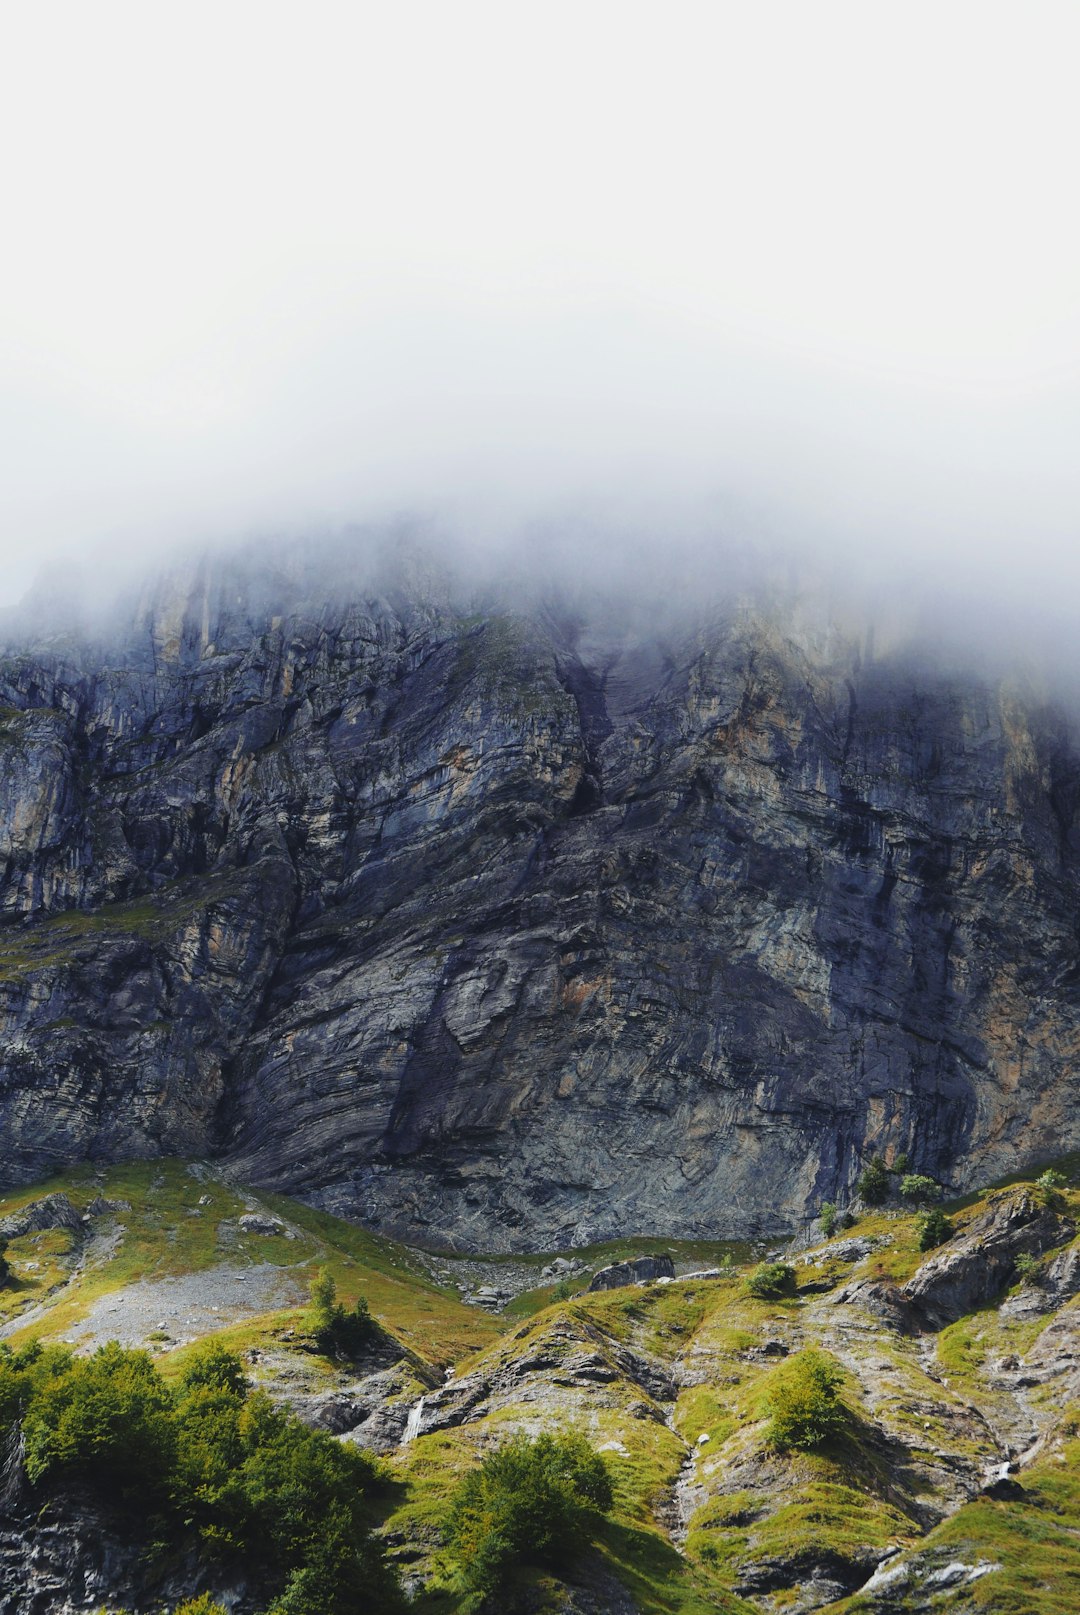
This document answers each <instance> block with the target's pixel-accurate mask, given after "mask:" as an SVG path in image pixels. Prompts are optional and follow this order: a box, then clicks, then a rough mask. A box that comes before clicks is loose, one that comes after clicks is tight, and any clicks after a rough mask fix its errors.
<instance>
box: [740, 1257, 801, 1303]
mask: <svg viewBox="0 0 1080 1615" xmlns="http://www.w3.org/2000/svg"><path fill="white" fill-rule="evenodd" d="M746 1289H747V1293H748V1294H749V1295H752V1296H753V1297H754V1298H755V1300H757V1301H778V1300H780V1298H781V1297H782V1296H790V1295H794V1294H795V1269H794V1268H793V1267H789V1266H788V1264H787V1263H786V1262H759V1263H758V1265H757V1267H755V1269H754V1271H753V1272H752V1273H751V1274H749V1275H748V1277H747V1280H746Z"/></svg>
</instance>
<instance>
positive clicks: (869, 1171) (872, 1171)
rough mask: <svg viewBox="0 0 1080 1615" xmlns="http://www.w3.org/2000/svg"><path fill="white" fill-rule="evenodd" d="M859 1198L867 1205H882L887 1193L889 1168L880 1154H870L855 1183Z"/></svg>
mask: <svg viewBox="0 0 1080 1615" xmlns="http://www.w3.org/2000/svg"><path fill="white" fill-rule="evenodd" d="M855 1188H856V1190H857V1191H858V1194H859V1198H860V1199H862V1200H865V1202H866V1204H867V1205H868V1206H881V1205H884V1203H885V1201H886V1200H887V1199H888V1195H889V1169H888V1167H887V1166H886V1165H885V1162H884V1161H883V1160H882V1159H881V1156H880V1155H874V1156H871V1158H870V1160H869V1161H868V1162H867V1164H866V1166H864V1167H863V1169H862V1172H861V1173H860V1174H859V1180H858V1182H857V1183H856V1185H855Z"/></svg>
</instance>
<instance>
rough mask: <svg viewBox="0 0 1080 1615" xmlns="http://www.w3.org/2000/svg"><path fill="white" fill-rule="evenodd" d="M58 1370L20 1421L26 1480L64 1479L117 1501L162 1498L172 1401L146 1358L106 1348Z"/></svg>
mask: <svg viewBox="0 0 1080 1615" xmlns="http://www.w3.org/2000/svg"><path fill="white" fill-rule="evenodd" d="M56 1368H57V1372H55V1373H54V1374H53V1375H52V1376H51V1377H50V1378H48V1379H47V1380H46V1381H45V1382H44V1383H43V1384H41V1385H39V1386H38V1387H37V1388H36V1390H35V1392H34V1394H33V1397H32V1399H31V1401H30V1404H29V1406H28V1408H27V1411H26V1415H25V1417H24V1420H23V1434H24V1437H25V1440H26V1473H27V1475H28V1476H29V1477H30V1479H31V1480H32V1481H39V1480H41V1479H43V1478H44V1477H45V1476H46V1475H50V1474H52V1473H54V1472H57V1471H64V1472H67V1473H70V1474H75V1475H79V1476H81V1477H85V1478H86V1479H88V1480H92V1481H93V1483H94V1485H95V1487H96V1488H100V1489H101V1490H103V1491H106V1492H111V1493H113V1494H114V1495H119V1496H120V1497H122V1498H126V1499H131V1498H135V1497H138V1498H140V1499H144V1498H147V1497H149V1498H155V1499H156V1498H160V1497H161V1495H162V1494H163V1492H164V1490H165V1488H166V1486H167V1482H168V1478H169V1476H170V1474H171V1471H172V1466H173V1462H174V1459H175V1453H176V1427H175V1420H174V1409H173V1400H172V1396H171V1394H170V1392H169V1390H168V1388H167V1387H166V1385H165V1383H164V1381H163V1380H162V1379H161V1376H160V1375H159V1374H158V1372H157V1370H156V1369H155V1367H154V1365H153V1362H152V1361H151V1359H150V1357H149V1356H148V1355H147V1353H146V1352H141V1351H125V1350H124V1348H123V1347H122V1346H120V1345H118V1344H117V1343H116V1341H110V1342H109V1344H108V1345H106V1346H100V1347H99V1348H98V1350H97V1351H96V1352H94V1353H93V1355H92V1356H90V1357H79V1358H70V1359H69V1360H68V1361H67V1362H66V1364H61V1363H57V1365H56Z"/></svg>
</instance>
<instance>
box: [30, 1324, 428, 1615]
mask: <svg viewBox="0 0 1080 1615" xmlns="http://www.w3.org/2000/svg"><path fill="white" fill-rule="evenodd" d="M0 1416H2V1417H3V1420H4V1422H6V1423H8V1424H10V1423H11V1422H12V1421H13V1420H14V1419H17V1418H20V1417H21V1419H22V1426H23V1434H24V1439H25V1445H26V1460H25V1461H26V1470H27V1474H28V1476H29V1478H30V1479H31V1481H33V1482H34V1483H35V1484H36V1485H37V1486H38V1487H39V1488H42V1489H46V1488H48V1487H49V1486H50V1485H51V1484H53V1483H58V1482H62V1481H64V1480H66V1479H69V1478H72V1479H79V1480H82V1481H84V1482H86V1483H87V1484H89V1485H90V1486H92V1488H93V1490H94V1492H95V1494H96V1495H97V1496H98V1497H99V1498H100V1499H102V1501H105V1502H109V1503H112V1504H113V1506H114V1507H118V1508H120V1509H123V1510H129V1511H130V1513H131V1516H132V1527H133V1534H134V1533H135V1532H136V1531H137V1533H138V1536H139V1538H140V1540H146V1539H147V1537H148V1538H149V1541H150V1542H151V1543H156V1544H157V1545H158V1550H159V1551H166V1550H168V1549H170V1548H174V1549H175V1548H180V1547H182V1546H183V1545H184V1543H185V1542H186V1541H188V1540H190V1538H191V1537H192V1535H194V1536H195V1537H196V1539H197V1540H198V1542H199V1544H200V1546H201V1549H202V1552H203V1554H204V1556H207V1557H209V1558H211V1559H214V1560H218V1561H220V1562H222V1563H223V1564H225V1565H228V1564H229V1563H230V1562H232V1561H235V1562H241V1561H242V1562H244V1563H246V1564H247V1565H248V1566H249V1567H250V1566H251V1565H257V1566H258V1567H259V1573H260V1575H261V1578H262V1580H263V1585H264V1591H265V1593H266V1595H267V1596H268V1597H269V1600H270V1602H269V1604H268V1615H376V1612H389V1611H393V1610H396V1609H398V1608H399V1606H400V1599H399V1595H398V1591H397V1586H396V1582H395V1578H394V1577H393V1575H392V1573H391V1572H390V1570H389V1569H388V1568H387V1566H386V1564H385V1562H384V1559H383V1554H382V1550H381V1548H380V1547H379V1545H378V1544H377V1542H376V1541H375V1539H374V1538H373V1537H372V1536H371V1534H370V1522H369V1518H368V1510H369V1507H370V1498H371V1495H372V1494H373V1493H374V1492H375V1491H376V1490H377V1488H378V1476H377V1471H376V1469H375V1466H374V1464H373V1463H372V1461H371V1460H370V1459H369V1458H368V1457H366V1455H364V1454H361V1453H360V1452H358V1451H357V1450H356V1449H355V1448H350V1447H344V1446H342V1445H340V1444H339V1443H338V1442H336V1441H334V1440H333V1439H332V1437H330V1436H328V1435H325V1434H323V1433H322V1432H320V1431H315V1430H309V1429H308V1428H307V1427H306V1426H304V1425H302V1424H301V1423H300V1422H299V1420H298V1419H296V1418H294V1417H293V1416H292V1415H291V1414H289V1413H286V1412H284V1411H283V1410H281V1409H279V1408H275V1407H274V1406H273V1404H272V1403H271V1402H270V1401H269V1400H268V1398H267V1397H265V1396H264V1395H262V1394H260V1393H253V1394H249V1392H248V1390H247V1386H246V1382H245V1379H244V1373H243V1368H242V1366H241V1364H240V1362H239V1359H237V1358H236V1357H234V1356H233V1355H232V1354H231V1353H230V1352H227V1351H224V1350H223V1349H222V1348H220V1347H219V1346H211V1347H209V1348H208V1349H205V1350H204V1351H202V1352H201V1353H200V1354H198V1355H197V1356H196V1357H194V1358H193V1359H192V1361H191V1362H190V1363H189V1365H188V1367H187V1369H186V1370H185V1372H184V1374H183V1375H182V1376H181V1378H180V1380H179V1383H178V1384H177V1385H176V1386H175V1387H170V1386H168V1385H166V1383H165V1381H164V1380H163V1379H162V1377H161V1376H160V1374H159V1373H158V1370H157V1369H156V1368H155V1367H154V1364H153V1362H152V1361H151V1359H150V1358H149V1357H148V1356H146V1354H145V1353H143V1352H134V1351H125V1350H124V1349H123V1348H122V1347H120V1346H118V1345H116V1344H112V1345H108V1346H104V1347H102V1348H101V1349H100V1350H98V1351H96V1352H94V1353H93V1354H92V1355H91V1356H90V1357H86V1358H76V1357H73V1356H72V1355H71V1353H70V1352H68V1351H66V1350H64V1349H62V1348H60V1347H51V1348H49V1349H48V1350H47V1351H46V1350H42V1348H41V1347H40V1346H31V1347H27V1348H24V1349H23V1350H22V1351H20V1352H12V1351H11V1350H10V1349H9V1348H8V1347H0Z"/></svg>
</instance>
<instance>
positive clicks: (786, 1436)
mask: <svg viewBox="0 0 1080 1615" xmlns="http://www.w3.org/2000/svg"><path fill="white" fill-rule="evenodd" d="M842 1384H843V1375H842V1373H841V1371H840V1367H839V1365H838V1364H837V1363H836V1362H835V1361H834V1360H833V1358H831V1357H830V1356H829V1355H828V1353H827V1352H823V1351H819V1350H817V1348H816V1347H808V1348H807V1349H806V1350H805V1351H800V1352H797V1353H796V1354H795V1355H794V1356H793V1357H789V1358H788V1359H787V1361H786V1362H784V1363H782V1364H781V1366H780V1367H779V1368H777V1369H775V1370H774V1372H773V1374H772V1377H771V1383H770V1385H769V1391H768V1396H767V1400H766V1411H767V1412H768V1414H769V1428H768V1432H767V1436H766V1439H767V1441H768V1442H769V1445H770V1446H773V1447H776V1448H777V1449H778V1450H779V1451H781V1452H787V1451H789V1450H790V1449H791V1448H799V1449H808V1448H813V1447H820V1446H822V1445H823V1444H824V1443H825V1442H827V1441H830V1440H832V1439H833V1438H834V1437H836V1436H838V1435H840V1434H842V1432H843V1431H844V1429H845V1428H846V1426H847V1425H848V1423H849V1420H850V1414H849V1412H848V1410H847V1408H846V1407H845V1406H844V1404H843V1402H842V1401H841V1400H840V1387H841V1385H842Z"/></svg>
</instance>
